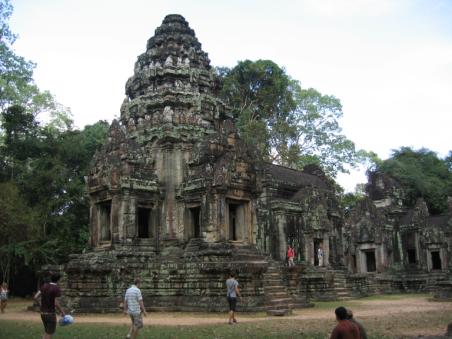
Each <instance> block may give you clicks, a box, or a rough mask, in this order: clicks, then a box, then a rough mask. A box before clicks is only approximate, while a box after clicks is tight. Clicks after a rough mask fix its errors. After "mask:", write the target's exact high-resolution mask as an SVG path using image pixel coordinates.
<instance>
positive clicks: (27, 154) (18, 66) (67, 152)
mask: <svg viewBox="0 0 452 339" xmlns="http://www.w3.org/2000/svg"><path fill="white" fill-rule="evenodd" d="M11 14H12V6H11V4H10V3H9V1H8V0H0V19H1V35H0V37H1V39H0V191H1V192H0V206H2V213H0V227H1V230H0V258H1V259H0V262H1V267H2V276H3V277H5V278H9V275H10V274H11V272H12V273H13V274H14V272H16V271H18V270H21V269H22V268H24V267H28V268H31V269H32V270H34V271H36V270H37V269H38V268H39V267H40V266H41V265H43V264H47V263H60V262H63V261H65V260H66V259H67V256H68V254H70V253H74V252H80V251H81V250H82V249H83V248H84V247H85V246H86V244H87V238H88V222H89V220H88V216H89V211H88V202H87V199H86V196H85V191H84V187H85V182H84V178H83V177H84V175H85V174H86V172H87V169H88V166H89V163H90V160H91V158H92V156H93V154H94V152H95V151H96V149H98V148H99V147H100V145H102V144H103V143H104V141H105V139H106V135H107V130H108V126H109V125H108V123H107V122H105V121H99V122H98V123H96V124H94V125H91V126H86V127H85V128H84V129H83V130H74V129H73V121H72V116H71V113H70V110H69V109H68V108H67V107H64V106H62V105H61V104H59V103H57V102H56V101H55V99H54V98H53V96H52V95H51V94H50V93H49V92H47V91H40V90H39V88H38V87H37V86H36V85H35V83H34V81H33V69H34V67H35V65H34V64H33V63H32V62H30V61H27V60H25V59H24V58H23V57H21V56H18V55H16V54H15V53H14V51H13V49H12V44H13V43H14V41H15V38H16V36H15V35H14V34H13V33H12V32H11V31H10V29H9V26H8V20H9V18H10V16H11ZM42 113H43V115H44V119H43V120H44V121H39V120H38V116H39V115H40V114H42Z"/></svg>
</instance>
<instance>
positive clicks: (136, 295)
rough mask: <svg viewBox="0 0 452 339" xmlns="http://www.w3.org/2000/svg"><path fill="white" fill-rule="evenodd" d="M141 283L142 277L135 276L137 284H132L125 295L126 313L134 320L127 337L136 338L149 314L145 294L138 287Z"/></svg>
mask: <svg viewBox="0 0 452 339" xmlns="http://www.w3.org/2000/svg"><path fill="white" fill-rule="evenodd" d="M140 284H141V279H140V278H135V284H132V286H130V287H129V288H128V289H127V291H126V294H125V296H124V314H128V315H129V316H130V320H131V321H132V326H131V327H130V330H129V333H128V334H127V338H130V339H135V338H136V337H137V336H138V331H139V330H140V329H141V328H143V318H142V316H141V314H143V315H144V316H146V315H147V313H146V309H145V308H144V303H143V296H142V295H141V290H140V289H139V288H138V287H139V286H140Z"/></svg>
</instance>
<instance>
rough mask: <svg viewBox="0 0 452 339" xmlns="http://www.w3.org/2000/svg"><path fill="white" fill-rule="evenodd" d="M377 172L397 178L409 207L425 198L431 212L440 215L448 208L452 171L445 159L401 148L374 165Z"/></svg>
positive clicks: (432, 154)
mask: <svg viewBox="0 0 452 339" xmlns="http://www.w3.org/2000/svg"><path fill="white" fill-rule="evenodd" d="M376 170H377V171H380V172H383V173H387V174H388V175H390V176H392V177H394V178H396V179H397V180H398V181H399V182H400V183H401V184H402V186H403V188H404V191H405V194H406V201H405V203H406V204H407V205H408V206H414V204H415V203H416V200H417V199H418V198H420V197H422V198H424V200H425V202H426V203H427V206H428V208H429V211H430V213H432V214H441V213H443V212H445V211H446V209H447V197H448V196H452V171H451V169H450V164H449V163H448V160H447V158H446V159H445V160H442V159H440V158H438V155H437V154H436V153H435V152H432V151H430V150H428V149H425V148H422V149H420V150H413V149H411V148H409V147H402V148H400V149H399V150H394V151H393V154H392V156H391V158H389V159H387V160H385V161H383V162H382V163H381V164H380V165H379V166H377V167H376Z"/></svg>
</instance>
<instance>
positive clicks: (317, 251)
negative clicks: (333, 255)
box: [314, 239, 325, 266]
mask: <svg viewBox="0 0 452 339" xmlns="http://www.w3.org/2000/svg"><path fill="white" fill-rule="evenodd" d="M324 257H325V252H324V250H323V239H314V266H323V262H324Z"/></svg>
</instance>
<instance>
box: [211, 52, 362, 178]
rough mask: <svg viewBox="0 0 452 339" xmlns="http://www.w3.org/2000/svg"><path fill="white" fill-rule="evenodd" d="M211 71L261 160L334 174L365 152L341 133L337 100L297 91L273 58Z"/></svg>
mask: <svg viewBox="0 0 452 339" xmlns="http://www.w3.org/2000/svg"><path fill="white" fill-rule="evenodd" d="M217 71H218V74H219V75H220V77H222V79H223V87H222V91H221V95H222V96H223V98H224V99H225V100H226V101H227V102H228V103H229V104H230V105H231V106H232V108H233V114H234V117H235V118H236V120H237V126H238V128H239V130H240V132H241V135H242V137H243V139H244V140H245V141H246V142H248V143H249V144H252V145H256V146H257V148H258V149H259V151H260V153H261V155H262V156H263V158H264V159H265V160H267V161H271V162H276V163H278V164H281V165H285V166H288V167H292V168H298V169H301V168H303V167H304V166H306V165H310V164H316V165H321V166H322V167H323V169H324V170H325V171H326V172H327V173H328V174H330V175H332V176H335V175H336V174H337V173H339V172H347V171H348V170H347V167H348V166H355V165H356V164H357V163H359V162H361V161H363V160H364V158H365V157H366V156H367V154H366V153H365V152H363V151H356V150H355V145H354V143H353V142H352V141H350V140H348V139H347V138H346V137H345V136H344V135H342V134H341V128H340V126H339V123H338V121H339V119H340V118H341V116H342V106H341V103H340V101H339V99H337V98H335V97H333V96H328V95H322V94H321V93H320V92H318V91H317V90H315V89H312V88H309V89H303V88H302V87H301V86H300V83H299V82H298V81H296V80H293V79H292V78H291V77H290V76H289V75H287V74H286V72H285V70H284V69H283V68H280V67H279V66H278V65H276V64H275V63H274V62H272V61H270V60H258V61H254V62H253V61H249V60H246V61H241V62H239V63H238V64H237V66H235V67H234V68H233V69H227V68H219V69H218V70H217Z"/></svg>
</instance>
